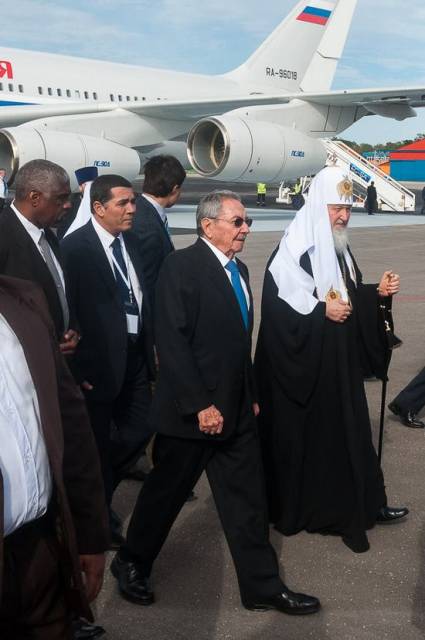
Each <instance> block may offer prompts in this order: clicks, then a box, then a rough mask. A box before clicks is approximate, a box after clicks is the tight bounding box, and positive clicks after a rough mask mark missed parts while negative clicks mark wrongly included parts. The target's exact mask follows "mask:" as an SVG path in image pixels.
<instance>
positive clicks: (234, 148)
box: [0, 0, 425, 187]
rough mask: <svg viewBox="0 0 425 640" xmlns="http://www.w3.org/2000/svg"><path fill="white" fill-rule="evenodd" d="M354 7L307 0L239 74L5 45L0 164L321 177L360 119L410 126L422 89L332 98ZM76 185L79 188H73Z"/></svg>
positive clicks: (239, 177)
mask: <svg viewBox="0 0 425 640" xmlns="http://www.w3.org/2000/svg"><path fill="white" fill-rule="evenodd" d="M356 3H357V0H301V1H300V2H298V3H297V4H296V6H295V7H294V9H293V10H292V11H291V12H290V13H289V15H288V16H287V17H286V18H285V19H284V20H283V21H282V22H281V23H280V25H279V26H278V27H277V28H276V29H275V30H274V31H273V33H272V34H271V35H270V36H269V37H268V38H267V39H266V40H265V42H263V44H262V45H261V46H260V47H259V48H258V49H257V50H256V51H255V52H254V53H253V54H252V55H251V56H250V58H248V60H247V61H246V62H245V63H244V64H242V65H241V66H240V67H238V68H237V69H234V70H233V71H231V72H229V73H226V74H223V75H214V76H207V75H200V74H189V73H181V72H177V71H166V70H162V69H152V68H146V67H137V66H130V65H123V64H116V63H110V62H100V61H94V60H87V59H83V58H73V57H66V56H60V55H53V54H47V53H36V52H32V51H31V52H30V51H22V50H18V49H8V48H1V47H0V127H2V128H1V129H0V167H4V168H6V172H7V177H8V180H9V183H11V184H12V183H13V178H14V176H15V175H16V171H17V170H18V168H19V166H20V165H22V164H24V163H25V162H27V161H29V160H32V159H34V158H45V159H48V160H52V161H54V162H57V163H59V164H61V165H62V166H63V167H64V168H65V169H66V170H67V171H68V172H69V174H70V176H71V177H72V179H74V170H75V169H76V168H78V167H82V166H87V165H96V166H97V167H99V172H100V173H102V172H103V173H119V174H121V175H124V176H126V177H128V178H129V179H133V178H134V177H135V176H136V175H138V174H139V172H140V169H141V167H142V166H143V163H144V161H145V160H146V157H148V156H149V154H152V153H173V154H174V155H177V156H178V157H180V158H181V159H182V158H183V157H184V159H185V160H187V158H186V142H187V155H188V157H189V160H190V163H191V165H192V166H193V168H194V169H195V170H196V171H197V172H198V173H199V174H201V175H202V176H207V177H211V178H216V179H221V180H235V181H246V182H256V181H258V180H261V181H265V182H269V183H273V182H279V181H281V180H284V179H288V178H294V177H298V176H300V175H307V174H310V173H314V172H316V171H317V170H318V169H319V168H320V167H321V166H323V164H324V161H325V158H326V152H325V149H324V146H323V144H322V143H321V141H320V138H329V137H332V136H335V135H337V134H339V133H341V132H342V131H344V129H346V128H348V127H349V126H350V125H352V124H353V123H354V122H356V121H357V120H359V119H360V118H362V117H363V116H367V115H371V114H375V115H380V116H384V117H388V118H395V119H397V120H403V119H405V118H409V117H412V116H415V115H416V112H415V111H414V107H422V106H424V105H425V88H422V87H420V88H418V87H411V88H403V89H400V88H396V89H365V90H361V91H358V90H353V91H352V90H347V91H330V87H331V84H332V81H333V78H334V74H335V71H336V67H337V64H338V61H339V59H340V58H341V55H342V51H343V48H344V45H345V41H346V39H347V35H348V31H349V28H350V25H351V21H352V18H353V13H354V10H355V6H356ZM75 186H76V185H75V182H74V183H73V187H75Z"/></svg>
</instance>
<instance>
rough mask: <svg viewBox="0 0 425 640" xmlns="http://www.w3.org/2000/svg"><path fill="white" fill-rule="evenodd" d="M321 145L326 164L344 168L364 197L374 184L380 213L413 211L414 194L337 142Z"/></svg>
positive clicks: (324, 141)
mask: <svg viewBox="0 0 425 640" xmlns="http://www.w3.org/2000/svg"><path fill="white" fill-rule="evenodd" d="M323 144H324V145H325V147H326V150H327V152H328V164H332V163H334V164H336V165H338V166H340V167H343V168H346V169H347V174H348V175H349V176H350V177H351V179H352V180H353V182H354V184H355V185H356V186H357V187H361V188H362V189H363V192H364V195H365V190H366V189H367V187H368V186H369V185H370V183H371V182H372V181H373V182H374V183H375V187H376V191H377V194H378V209H379V210H380V211H415V194H414V193H413V192H412V191H410V190H409V189H407V188H406V187H404V186H403V185H402V184H401V183H400V182H397V181H396V180H394V179H393V178H391V176H389V175H387V174H386V173H384V172H383V171H381V169H380V168H379V167H378V166H376V165H375V164H373V163H372V162H369V160H366V158H364V157H363V156H361V155H360V154H358V153H356V151H353V149H351V148H350V147H348V146H347V145H346V144H344V143H343V142H341V141H339V140H323ZM355 191H356V190H355Z"/></svg>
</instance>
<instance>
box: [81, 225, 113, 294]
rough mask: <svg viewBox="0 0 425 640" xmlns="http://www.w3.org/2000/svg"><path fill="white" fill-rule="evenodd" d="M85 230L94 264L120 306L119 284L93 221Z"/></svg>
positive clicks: (85, 238) (86, 240) (85, 237)
mask: <svg viewBox="0 0 425 640" xmlns="http://www.w3.org/2000/svg"><path fill="white" fill-rule="evenodd" d="M83 229H84V240H85V242H86V244H87V245H88V247H89V248H90V252H91V256H92V263H93V265H94V266H95V268H96V269H97V271H98V272H99V275H100V276H101V278H102V280H103V282H104V283H105V285H106V287H107V288H108V289H109V291H110V293H111V295H112V297H113V298H114V299H115V300H116V301H117V303H119V304H120V306H121V303H120V300H119V296H118V289H117V284H116V281H115V278H114V274H113V273H112V269H111V265H110V264H109V260H108V258H107V257H106V254H105V250H104V248H103V246H102V243H101V241H100V240H99V237H98V235H97V233H96V231H95V230H94V227H93V225H92V223H91V221H89V222H87V224H86V225H85V226H84V227H83Z"/></svg>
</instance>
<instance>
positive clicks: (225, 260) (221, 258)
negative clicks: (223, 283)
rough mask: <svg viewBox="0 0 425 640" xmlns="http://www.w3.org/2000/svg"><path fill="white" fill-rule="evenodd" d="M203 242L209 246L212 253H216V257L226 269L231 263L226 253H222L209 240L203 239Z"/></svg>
mask: <svg viewBox="0 0 425 640" xmlns="http://www.w3.org/2000/svg"><path fill="white" fill-rule="evenodd" d="M201 240H203V241H204V242H205V244H206V245H208V246H209V248H210V249H211V251H212V252H213V253H214V255H215V256H216V257H217V258H218V260H219V261H220V264H221V266H222V267H224V268H225V267H226V264H227V263H228V262H230V259H229V258H228V257H227V256H226V254H225V253H223V252H222V251H220V249H217V247H216V246H214V245H213V244H212V243H211V242H210V241H209V240H207V239H206V238H202V237H201ZM233 262H236V260H235V258H233Z"/></svg>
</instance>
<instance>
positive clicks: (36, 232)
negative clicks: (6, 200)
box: [10, 201, 43, 245]
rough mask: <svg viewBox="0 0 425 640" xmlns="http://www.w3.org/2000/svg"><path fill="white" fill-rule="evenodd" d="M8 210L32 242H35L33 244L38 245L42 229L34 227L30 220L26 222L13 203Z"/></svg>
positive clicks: (26, 219)
mask: <svg viewBox="0 0 425 640" xmlns="http://www.w3.org/2000/svg"><path fill="white" fill-rule="evenodd" d="M10 208H11V209H12V211H13V212H14V213H15V215H16V217H17V218H18V220H19V222H20V223H21V224H22V226H23V227H24V229H25V231H26V232H27V233H29V235H30V236H31V238H32V240H33V241H34V242H35V244H37V245H38V243H39V242H40V238H41V236H42V235H43V229H39V227H36V226H35V224H33V223H32V222H31V221H30V220H28V218H26V217H25V216H24V215H22V213H21V212H20V211H18V209H17V208H16V206H15V201H13V202H12V204H11V205H10Z"/></svg>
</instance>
